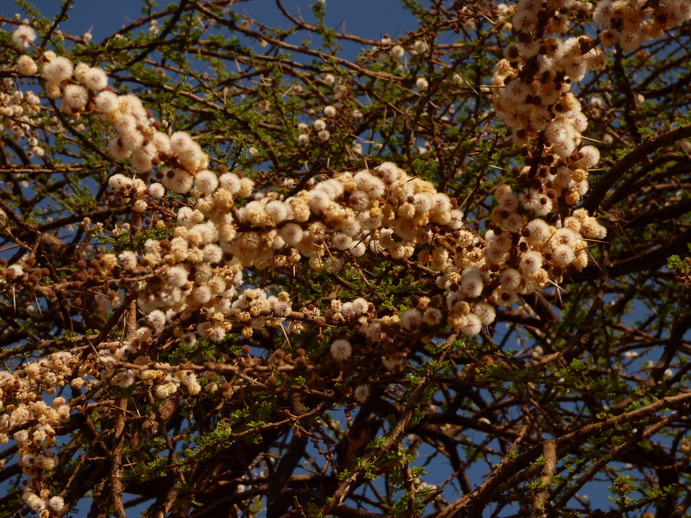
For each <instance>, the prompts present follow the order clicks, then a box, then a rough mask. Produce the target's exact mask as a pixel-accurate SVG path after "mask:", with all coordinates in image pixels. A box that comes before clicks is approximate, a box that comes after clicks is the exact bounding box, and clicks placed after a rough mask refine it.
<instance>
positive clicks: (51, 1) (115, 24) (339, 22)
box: [0, 0, 416, 41]
mask: <svg viewBox="0 0 691 518" xmlns="http://www.w3.org/2000/svg"><path fill="white" fill-rule="evenodd" d="M3 3H6V6H5V7H2V8H0V13H1V14H4V15H6V16H7V15H12V14H14V12H16V8H14V7H13V6H12V5H11V4H10V2H9V1H8V0H4V2H3ZM167 3H168V2H160V4H161V5H167ZM313 3H314V1H313V0H285V1H284V5H285V6H286V8H287V9H288V10H289V11H290V12H291V14H293V15H299V14H300V13H302V14H303V15H304V19H305V20H306V21H308V22H310V21H313V20H314V16H313V15H312V13H311V11H310V8H309V6H310V5H311V4H313ZM33 4H34V5H36V7H38V9H39V10H40V11H41V12H42V13H43V14H44V15H45V16H52V15H55V14H57V13H58V12H59V11H60V6H61V2H59V1H58V0H36V1H34V2H33ZM75 4H76V5H75V7H74V8H73V9H72V10H71V11H70V20H69V21H67V22H66V23H64V24H62V27H61V29H62V30H63V31H65V32H70V33H74V34H82V33H84V32H86V31H88V30H89V29H91V32H92V35H93V36H94V40H95V41H99V40H101V39H102V38H103V37H105V36H107V35H108V34H111V33H112V32H114V31H117V30H118V29H120V28H121V27H123V26H124V25H127V24H128V23H129V22H131V21H133V20H136V19H137V18H139V17H140V16H141V6H142V5H143V2H142V1H141V0H119V1H112V0H77V1H76V2H75ZM234 9H235V10H236V12H238V13H241V14H245V15H247V16H250V17H253V18H256V19H257V20H258V21H261V22H263V23H266V24H267V25H274V24H276V23H278V24H284V25H286V26H287V25H289V23H290V22H289V21H288V20H287V19H286V18H285V17H284V16H282V15H281V14H280V13H279V12H278V9H277V8H276V3H275V0H250V1H247V2H240V3H238V4H237V6H236V7H235V8H234ZM3 11H4V12H3ZM326 23H327V24H328V25H329V26H332V27H335V28H336V29H337V30H339V31H347V32H351V33H353V34H357V35H359V36H363V37H368V38H376V39H378V38H379V37H381V36H382V35H383V34H385V33H386V34H389V35H391V36H397V35H400V34H401V33H403V32H404V31H405V30H407V29H413V28H415V27H416V23H415V19H414V18H413V17H412V16H411V15H410V13H409V12H407V11H406V10H404V9H403V7H402V6H401V1H400V0H327V3H326Z"/></svg>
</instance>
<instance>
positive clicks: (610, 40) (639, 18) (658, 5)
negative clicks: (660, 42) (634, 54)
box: [593, 0, 691, 51]
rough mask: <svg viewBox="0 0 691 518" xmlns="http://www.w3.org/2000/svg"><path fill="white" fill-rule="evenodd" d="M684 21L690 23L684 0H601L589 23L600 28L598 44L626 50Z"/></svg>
mask: <svg viewBox="0 0 691 518" xmlns="http://www.w3.org/2000/svg"><path fill="white" fill-rule="evenodd" d="M687 20H691V2H689V1H688V0H664V1H663V2H649V1H646V0H601V1H600V2H599V3H598V4H597V7H596V8H595V11H594V12H593V21H594V22H595V23H597V24H598V25H599V26H601V27H603V29H602V30H601V31H600V34H599V37H600V41H601V42H602V44H603V45H606V46H610V45H614V44H617V45H619V46H620V47H621V48H622V49H624V50H628V51H631V50H636V49H637V48H638V47H639V46H640V45H641V44H642V43H645V42H646V41H648V40H652V39H654V38H659V37H660V36H662V35H663V34H664V31H666V30H668V29H671V28H673V27H676V26H678V25H681V24H682V23H684V22H685V21H687Z"/></svg>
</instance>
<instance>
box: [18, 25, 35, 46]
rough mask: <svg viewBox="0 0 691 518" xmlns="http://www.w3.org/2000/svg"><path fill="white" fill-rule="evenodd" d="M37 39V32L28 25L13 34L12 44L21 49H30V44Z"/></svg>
mask: <svg viewBox="0 0 691 518" xmlns="http://www.w3.org/2000/svg"><path fill="white" fill-rule="evenodd" d="M35 39H36V31H35V30H33V29H32V28H31V27H29V26H28V25H20V26H19V27H17V30H15V31H14V33H13V34H12V43H14V45H15V46H16V47H17V48H20V49H28V48H29V44H30V43H31V42H33V41H34V40H35Z"/></svg>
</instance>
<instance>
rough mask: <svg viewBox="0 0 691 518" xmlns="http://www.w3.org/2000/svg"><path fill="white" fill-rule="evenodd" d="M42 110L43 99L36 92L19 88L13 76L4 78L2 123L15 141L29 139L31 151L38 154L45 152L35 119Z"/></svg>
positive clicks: (0, 101)
mask: <svg viewBox="0 0 691 518" xmlns="http://www.w3.org/2000/svg"><path fill="white" fill-rule="evenodd" d="M20 62H21V59H20ZM18 68H20V69H21V67H19V66H18ZM40 112H41V101H40V99H39V98H38V96H37V95H36V94H34V93H33V92H32V91H26V92H24V91H22V90H21V89H19V88H17V87H16V83H15V81H14V79H12V78H11V77H5V78H3V80H2V82H1V83H0V125H1V127H2V129H4V130H5V131H8V132H11V133H12V139H13V140H14V141H19V140H21V139H24V138H25V139H27V142H28V144H29V149H30V153H31V154H33V155H36V156H43V154H44V151H43V148H41V147H40V146H39V145H38V139H37V130H36V127H37V124H36V121H35V120H34V119H35V118H36V117H37V116H38V114H39V113H40Z"/></svg>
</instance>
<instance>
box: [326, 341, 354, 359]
mask: <svg viewBox="0 0 691 518" xmlns="http://www.w3.org/2000/svg"><path fill="white" fill-rule="evenodd" d="M330 350H331V356H333V358H334V360H338V361H344V360H347V359H348V358H350V355H351V354H353V347H352V346H351V345H350V342H349V341H348V340H343V339H340V340H336V341H335V342H334V343H332V344H331V349H330Z"/></svg>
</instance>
